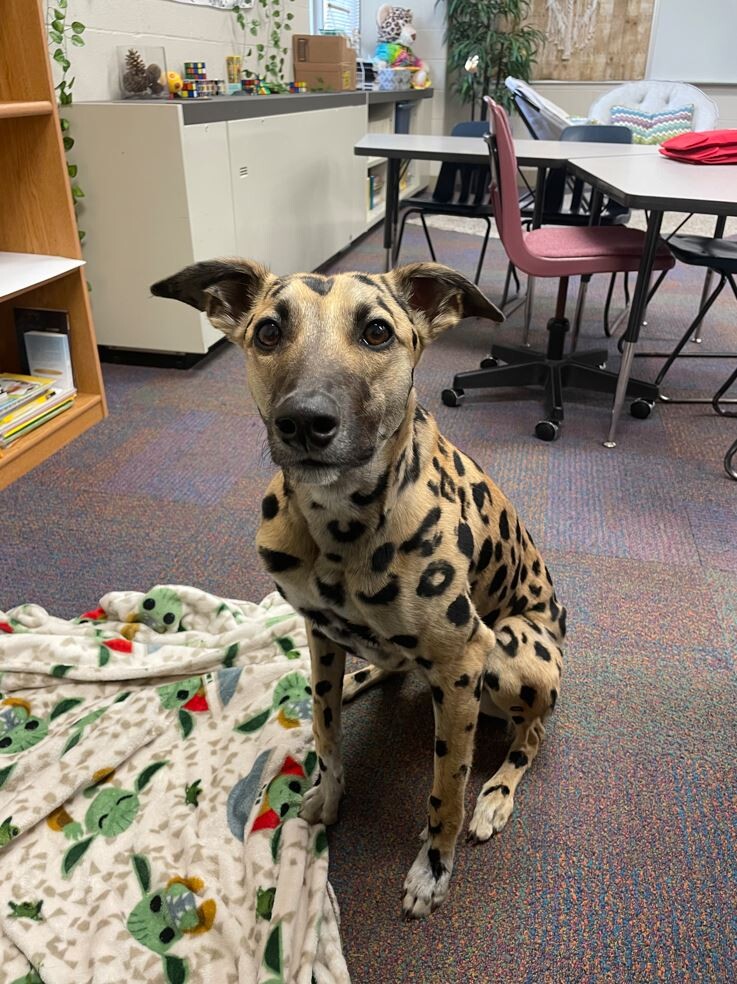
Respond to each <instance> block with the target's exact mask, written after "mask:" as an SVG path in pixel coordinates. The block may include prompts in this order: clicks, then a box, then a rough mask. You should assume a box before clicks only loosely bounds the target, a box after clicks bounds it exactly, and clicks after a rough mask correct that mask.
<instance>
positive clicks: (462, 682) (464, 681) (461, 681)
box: [453, 673, 471, 687]
mask: <svg viewBox="0 0 737 984" xmlns="http://www.w3.org/2000/svg"><path fill="white" fill-rule="evenodd" d="M470 682H471V677H470V676H469V675H468V673H462V674H461V675H460V676H459V677H458V679H457V680H456V681H455V682H454V683H453V686H454V687H467V686H468V685H469V683H470Z"/></svg>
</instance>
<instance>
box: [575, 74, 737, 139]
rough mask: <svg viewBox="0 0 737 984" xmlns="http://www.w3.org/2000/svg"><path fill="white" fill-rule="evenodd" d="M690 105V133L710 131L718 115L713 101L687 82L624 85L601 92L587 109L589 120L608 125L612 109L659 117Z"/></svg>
mask: <svg viewBox="0 0 737 984" xmlns="http://www.w3.org/2000/svg"><path fill="white" fill-rule="evenodd" d="M690 105H693V123H692V128H693V129H694V130H713V129H714V128H715V126H716V123H717V120H718V119H719V111H718V109H717V105H716V103H715V102H714V100H713V99H710V98H709V96H707V95H706V93H705V92H702V91H701V89H697V88H696V86H695V85H691V84H690V83H688V82H663V81H661V80H659V79H641V80H640V81H639V82H625V83H624V85H618V86H617V87H616V88H614V89H611V90H610V91H609V92H605V93H604V95H603V96H599V98H598V99H597V100H596V101H595V102H594V103H593V104H592V105H591V108H590V109H589V113H588V115H589V119H592V120H598V121H599V122H600V123H608V122H609V118H610V117H609V113H610V111H611V108H612V106H626V107H627V108H628V109H639V110H642V112H643V113H659V112H662V111H664V110H668V109H679V108H680V107H681V106H690Z"/></svg>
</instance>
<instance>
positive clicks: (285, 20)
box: [233, 0, 294, 92]
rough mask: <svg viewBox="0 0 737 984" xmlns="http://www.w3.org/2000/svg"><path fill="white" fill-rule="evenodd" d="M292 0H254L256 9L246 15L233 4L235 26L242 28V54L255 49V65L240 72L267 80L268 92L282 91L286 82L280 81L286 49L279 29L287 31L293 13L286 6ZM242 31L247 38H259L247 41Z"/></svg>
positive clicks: (237, 5)
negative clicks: (252, 13) (257, 8)
mask: <svg viewBox="0 0 737 984" xmlns="http://www.w3.org/2000/svg"><path fill="white" fill-rule="evenodd" d="M292 3H294V0H257V4H258V6H259V7H260V8H261V9H260V10H256V11H254V15H253V16H250V17H247V16H246V12H245V11H246V10H247V9H248V8H246V7H244V6H242V5H240V4H236V6H234V7H233V14H234V15H235V18H236V21H237V22H238V26H239V27H240V28H241V30H242V31H243V35H244V44H243V47H244V49H245V57H246V58H252V57H253V55H254V52H255V55H256V68H255V70H254V69H250V68H245V69H244V71H245V72H246V74H247V75H249V76H252V77H253V76H257V77H258V78H260V79H263V81H264V82H266V83H268V85H269V88H270V89H271V91H272V92H284V91H285V90H286V84H285V80H284V65H285V62H286V56H287V55H288V54H289V48H288V47H285V45H284V38H283V35H282V32H283V31H291V30H292V25H291V21H293V20H294V14H293V13H292V11H291V10H288V9H287V8H288V6H289V5H291V4H292ZM246 33H247V34H248V35H249V36H250V37H251V38H258V37H259V35H260V36H261V39H262V40H260V41H250V40H249V39H248V38H246Z"/></svg>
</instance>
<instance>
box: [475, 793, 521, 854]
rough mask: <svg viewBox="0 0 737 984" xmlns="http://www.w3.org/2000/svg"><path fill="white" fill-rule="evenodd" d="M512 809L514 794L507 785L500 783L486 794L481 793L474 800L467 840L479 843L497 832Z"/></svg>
mask: <svg viewBox="0 0 737 984" xmlns="http://www.w3.org/2000/svg"><path fill="white" fill-rule="evenodd" d="M513 809H514V796H513V795H512V793H511V792H510V791H509V787H508V786H505V785H503V784H500V785H498V786H497V787H496V788H495V789H492V791H491V792H490V793H489V794H488V796H484V794H483V793H482V794H481V796H479V798H478V800H477V801H476V809H475V810H474V811H473V816H472V817H471V822H470V824H469V825H468V840H469V841H474V842H475V843H477V844H480V843H481V842H482V841H487V840H488V839H489V838H490V837H491V836H492V835H493V834H498V833H499V831H500V830H501V829H502V828H503V827H504V826H505V825H506V823H507V820H509V818H510V817H511V815H512V810H513Z"/></svg>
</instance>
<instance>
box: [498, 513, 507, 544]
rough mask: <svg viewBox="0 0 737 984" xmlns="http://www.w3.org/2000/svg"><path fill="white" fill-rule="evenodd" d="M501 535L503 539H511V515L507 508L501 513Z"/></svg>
mask: <svg viewBox="0 0 737 984" xmlns="http://www.w3.org/2000/svg"><path fill="white" fill-rule="evenodd" d="M499 535H500V536H501V538H502V540H508V539H509V516H507V510H506V509H502V511H501V512H500V513H499Z"/></svg>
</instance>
